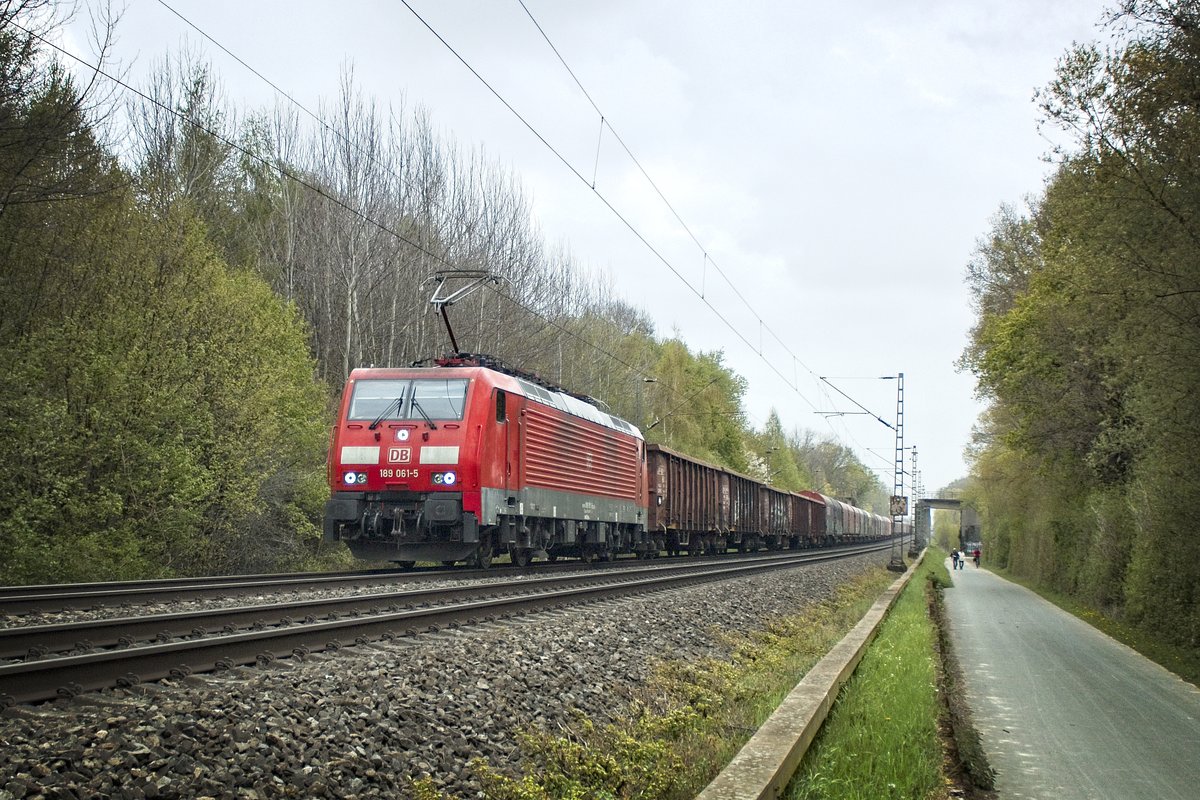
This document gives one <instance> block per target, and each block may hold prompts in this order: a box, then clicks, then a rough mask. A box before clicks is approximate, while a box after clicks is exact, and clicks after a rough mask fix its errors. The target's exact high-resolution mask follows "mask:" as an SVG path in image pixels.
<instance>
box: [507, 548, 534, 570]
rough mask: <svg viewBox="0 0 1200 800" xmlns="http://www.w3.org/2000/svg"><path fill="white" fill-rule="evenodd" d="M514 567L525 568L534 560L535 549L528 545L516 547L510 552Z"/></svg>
mask: <svg viewBox="0 0 1200 800" xmlns="http://www.w3.org/2000/svg"><path fill="white" fill-rule="evenodd" d="M509 556H510V557H511V558H512V563H513V566H514V567H521V568H525V567H528V566H529V562H530V561H532V560H533V551H532V550H530V549H529V548H528V547H514V548H513V549H512V551H511V552H510V553H509Z"/></svg>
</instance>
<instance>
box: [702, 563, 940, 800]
mask: <svg viewBox="0 0 1200 800" xmlns="http://www.w3.org/2000/svg"><path fill="white" fill-rule="evenodd" d="M926 552H927V551H926ZM924 557H925V552H922V553H921V555H920V557H919V558H917V560H916V561H914V562H913V564H912V566H910V567H909V568H908V570H907V571H906V572H905V573H904V574H903V575H901V576H900V577H899V578H897V579H896V581H895V582H894V583H893V584H892V585H891V586H889V587H888V589H887V591H885V592H884V593H883V594H882V595H880V597H879V599H878V600H876V601H875V604H874V605H873V606H871V610H870V611H868V612H867V613H866V615H865V616H864V617H863V618H862V619H861V620H860V621H859V623H858V624H857V625H855V626H854V628H853V629H852V630H851V631H850V632H849V633H848V634H846V636H845V637H844V638H843V639H842V640H841V641H840V642H838V643H837V644H836V645H834V647H833V649H832V650H830V651H829V653H828V654H827V655H826V656H825V657H824V658H822V659H821V660H820V661H818V662H817V663H816V665H815V666H814V667H813V668H812V669H810V670H809V671H808V674H806V675H805V676H804V678H803V680H801V681H800V683H798V684H797V685H796V687H795V688H794V689H792V691H791V692H790V693H789V694H788V696H787V697H786V698H784V701H783V702H782V703H780V704H779V708H777V709H775V712H774V713H773V714H771V716H770V718H769V719H768V720H767V721H766V722H764V723H763V724H762V726H761V727H760V728H759V729H758V731H756V732H755V734H754V735H753V736H751V737H750V741H748V742H746V744H745V746H744V747H742V749H741V750H740V751H739V752H738V754H737V755H736V756H734V758H733V760H732V761H730V762H729V764H728V766H726V767H725V769H723V770H721V774H719V775H718V776H717V777H716V778H715V779H714V780H713V782H712V783H710V784H709V785H708V786H707V787H705V789H704V791H702V792H701V793H700V794H699V795H697V798H696V800H773V798H777V797H779V796H780V795H781V794H783V790H784V789H785V788H786V787H787V785H788V781H790V780H791V779H792V775H794V774H795V772H796V768H797V767H799V766H800V761H801V759H803V758H804V754H805V753H806V752H807V751H808V748H809V745H811V744H812V741H813V739H814V738H816V735H817V731H819V730H820V729H821V724H822V723H823V722H824V721H825V717H826V715H827V714H828V713H829V709H830V708H832V707H833V701H834V700H835V699H836V698H837V695H838V691H839V690H840V689H841V688H842V684H844V683H845V682H846V681H847V680H849V679H850V676H851V675H853V674H854V669H855V668H856V667H857V666H858V662H859V661H861V660H862V657H863V654H864V653H865V652H866V650H867V646H868V645H869V644H870V643H871V640H872V639H874V638H875V634H876V632H877V631H878V630H879V625H880V623H882V622H883V619H884V617H886V616H887V612H888V611H889V610H890V609H891V607H892V605H893V604H894V603H895V602H896V598H897V597H899V596H900V591H901V590H902V589H903V588H904V587H905V586H906V585H907V584H908V581H909V579H910V578H912V576H913V574H914V573H915V571H916V569H917V566H918V565H919V564H920V563H921V559H923V558H924Z"/></svg>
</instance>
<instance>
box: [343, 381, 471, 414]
mask: <svg viewBox="0 0 1200 800" xmlns="http://www.w3.org/2000/svg"><path fill="white" fill-rule="evenodd" d="M466 397H467V381H466V380H464V379H449V378H422V379H420V380H415V381H414V380H408V379H393V378H386V379H367V380H360V381H356V382H355V384H354V393H353V395H351V397H350V412H349V414H348V415H347V419H351V420H375V419H417V420H421V419H424V418H425V417H424V416H422V413H421V412H422V411H423V412H424V413H425V415H428V417H429V418H430V419H450V420H455V419H462V417H463V410H464V408H465V407H466ZM413 400H416V405H417V406H418V407H416V408H414V406H413Z"/></svg>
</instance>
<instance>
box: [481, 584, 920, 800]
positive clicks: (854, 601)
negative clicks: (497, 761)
mask: <svg viewBox="0 0 1200 800" xmlns="http://www.w3.org/2000/svg"><path fill="white" fill-rule="evenodd" d="M894 579H895V576H894V575H893V574H892V573H889V572H887V571H886V570H885V569H883V568H878V569H874V570H871V571H869V572H867V573H864V574H863V575H862V576H860V577H859V578H858V579H857V580H855V581H853V582H851V583H849V584H847V585H845V586H843V587H842V588H841V589H839V591H838V592H837V594H836V596H835V597H833V598H832V599H830V600H827V601H823V602H820V603H815V604H813V605H811V606H808V607H806V608H803V609H798V613H797V614H796V615H795V616H793V617H789V618H786V619H780V620H776V621H774V622H773V623H772V624H771V625H770V626H769V627H768V628H767V629H765V630H761V631H756V632H752V633H747V634H730V633H723V634H721V636H722V637H723V639H724V643H725V644H726V646H727V649H728V652H729V654H730V655H729V656H728V657H726V658H723V659H704V660H700V661H692V662H682V661H671V662H664V663H662V664H660V665H659V666H658V668H657V670H656V672H655V675H654V677H653V678H652V679H651V680H650V681H648V682H647V684H646V685H644V686H643V687H640V689H639V690H638V691H637V693H636V696H634V697H632V698H631V701H630V704H629V709H628V713H627V714H625V715H624V716H623V717H622V718H619V719H617V720H616V721H610V720H605V721H604V722H601V721H596V720H590V719H586V718H583V717H580V718H579V720H578V721H577V723H576V724H575V725H574V726H573V728H572V730H570V731H568V732H566V733H565V735H564V734H563V733H562V732H559V731H556V732H552V733H551V732H546V731H537V730H534V731H528V732H526V733H525V735H524V736H523V738H522V752H523V753H524V754H525V759H524V763H522V764H519V765H512V764H508V765H491V764H486V763H476V764H475V765H474V773H475V774H476V775H477V776H478V777H479V779H480V780H481V782H482V784H483V786H484V791H485V793H486V795H487V797H489V798H491V800H561V799H562V798H634V797H636V798H645V800H650V799H651V798H663V800H673V799H674V798H680V800H682V799H683V798H689V799H690V798H693V797H695V796H696V794H697V793H698V792H699V791H700V790H701V789H703V788H704V786H706V785H707V784H708V783H709V782H710V781H711V780H712V779H713V778H714V777H716V774H717V773H718V772H719V771H720V770H721V769H722V768H723V767H724V766H725V765H726V764H727V763H728V762H729V761H730V759H731V758H732V757H733V756H734V755H735V754H736V753H737V751H738V750H739V749H741V747H742V745H743V744H745V742H746V740H747V739H749V738H750V735H751V734H752V733H753V732H754V731H755V730H757V728H758V726H759V725H761V724H762V723H763V721H764V720H766V718H767V717H769V716H770V714H771V712H772V711H774V710H775V708H776V707H777V706H778V705H779V703H780V701H781V700H782V699H783V698H784V697H786V696H787V694H788V692H790V691H791V690H792V688H793V687H794V686H795V685H796V683H798V682H799V680H800V679H801V678H802V677H803V676H804V674H805V673H806V672H807V671H808V670H809V669H810V668H811V667H812V665H813V664H815V663H816V662H817V661H818V660H820V659H821V658H822V657H823V656H824V655H825V654H826V653H827V652H828V651H829V649H830V648H831V647H832V646H833V645H834V644H836V643H837V642H838V641H839V640H840V639H841V638H842V637H843V636H844V635H845V634H846V632H847V631H849V630H850V629H851V628H852V627H854V625H855V624H857V622H858V621H859V620H860V619H861V618H862V616H863V614H865V613H866V611H867V609H868V608H870V607H871V604H872V603H874V602H875V600H876V599H877V598H878V597H879V595H880V594H881V593H882V592H883V590H884V589H886V588H887V587H888V586H889V585H890V584H891V583H892V581H893V580H894ZM927 655H928V653H926V656H927ZM514 766H515V767H516V775H519V776H521V777H516V776H514V775H513V774H512V773H513V769H514Z"/></svg>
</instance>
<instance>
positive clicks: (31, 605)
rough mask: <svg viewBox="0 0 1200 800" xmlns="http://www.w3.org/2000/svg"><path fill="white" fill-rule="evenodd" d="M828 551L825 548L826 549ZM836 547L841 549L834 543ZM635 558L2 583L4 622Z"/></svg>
mask: <svg viewBox="0 0 1200 800" xmlns="http://www.w3.org/2000/svg"><path fill="white" fill-rule="evenodd" d="M822 552H824V551H822ZM831 552H838V549H835V550H833V551H831ZM740 557H741V556H737V555H727V556H709V557H706V559H708V560H721V559H723V558H740ZM675 562H687V563H696V559H695V557H692V556H679V557H677V558H673V559H672V558H665V559H659V560H656V561H655V563H675ZM630 563H631V561H630V560H628V559H622V560H620V561H612V562H596V563H591V564H583V563H581V562H579V561H574V560H572V561H562V562H559V563H556V564H552V563H546V562H539V563H538V564H537V566H536V568H535V570H536V571H535V572H533V573H531V572H530V570H529V568H523V567H508V566H503V565H501V566H494V567H492V568H491V569H487V570H469V569H461V568H448V569H447V568H424V569H422V568H420V567H418V568H416V569H409V570H404V569H375V570H352V571H346V572H327V573H320V574H314V573H311V572H296V573H277V574H262V575H233V576H225V577H208V578H171V579H163V580H141V581H114V582H110V583H70V584H45V585H41V586H0V622H2V621H3V619H4V617H5V616H7V617H9V618H10V619H11V618H13V617H18V618H19V617H20V616H22V615H28V614H35V613H47V612H58V611H70V610H78V609H98V608H108V607H113V606H130V605H134V604H151V603H164V602H173V601H193V600H204V599H210V598H219V599H227V598H231V597H240V596H245V595H255V594H259V595H261V594H269V593H282V592H287V591H309V590H314V589H356V588H359V587H364V586H370V585H372V584H379V583H386V582H390V581H397V582H403V583H404V584H406V585H412V584H420V583H427V582H432V581H445V580H454V581H469V580H477V579H481V578H489V579H503V578H508V577H516V576H528V575H531V574H557V573H570V572H578V571H581V570H589V571H596V570H603V569H628V568H629V565H630Z"/></svg>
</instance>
